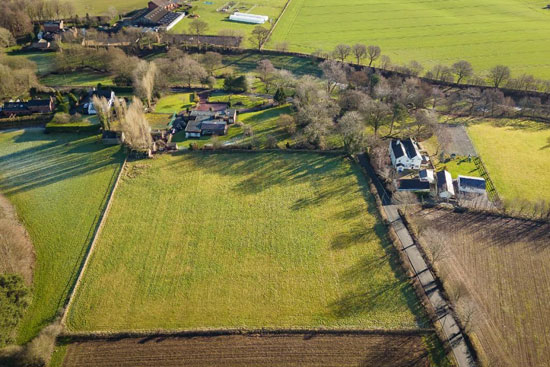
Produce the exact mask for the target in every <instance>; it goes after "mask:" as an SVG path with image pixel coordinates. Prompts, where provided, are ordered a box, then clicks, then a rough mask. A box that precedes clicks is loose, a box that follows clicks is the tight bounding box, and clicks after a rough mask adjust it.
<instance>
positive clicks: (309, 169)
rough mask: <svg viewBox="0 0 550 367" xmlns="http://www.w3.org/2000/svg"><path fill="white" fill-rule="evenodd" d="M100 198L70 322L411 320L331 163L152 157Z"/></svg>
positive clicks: (377, 234)
mask: <svg viewBox="0 0 550 367" xmlns="http://www.w3.org/2000/svg"><path fill="white" fill-rule="evenodd" d="M114 200H115V201H114V203H113V206H112V208H111V211H110V213H109V217H108V220H107V222H106V225H105V227H104V229H103V231H102V233H101V237H100V240H99V242H98V244H97V247H96V251H95V252H94V254H93V255H92V258H91V262H90V266H89V268H88V270H87V272H86V273H85V275H84V278H83V282H82V284H81V288H79V291H78V293H77V295H76V298H75V303H74V307H73V308H72V309H71V310H70V311H69V317H68V325H69V328H70V329H71V330H125V329H141V330H143V329H158V328H164V329H178V328H185V329H197V328H226V327H230V328H232V327H238V328H240V327H244V328H257V327H353V328H390V329H391V328H399V327H416V326H419V325H423V326H425V324H424V321H423V316H422V311H421V306H420V304H419V303H418V301H417V299H416V296H415V294H414V292H413V290H412V288H411V286H410V285H409V284H408V281H407V278H406V276H404V275H403V274H402V273H401V272H400V270H399V267H398V265H397V264H396V263H395V258H394V256H393V255H391V251H392V249H393V247H392V245H391V244H390V242H389V241H388V240H387V238H386V231H385V227H384V225H383V224H382V222H381V221H380V219H379V218H378V217H377V214H375V213H377V209H376V207H375V205H374V203H373V200H372V197H371V196H370V194H369V192H368V188H367V184H366V182H365V179H364V178H363V177H362V175H361V172H360V170H359V169H358V168H357V167H356V166H354V165H351V164H350V163H349V162H348V161H346V160H344V158H341V157H330V156H323V155H317V154H285V153H253V154H243V153H225V154H215V153H214V154H208V153H185V154H179V155H174V156H170V155H165V156H162V157H158V158H156V159H154V160H152V161H141V162H132V163H130V164H129V165H128V167H127V169H126V171H125V174H124V176H123V180H122V182H121V184H120V186H119V188H118V190H117V192H116V194H115V198H114Z"/></svg>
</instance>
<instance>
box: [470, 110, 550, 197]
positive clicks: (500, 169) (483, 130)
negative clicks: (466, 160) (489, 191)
mask: <svg viewBox="0 0 550 367" xmlns="http://www.w3.org/2000/svg"><path fill="white" fill-rule="evenodd" d="M468 133H469V135H470V138H471V139H472V141H473V143H474V145H475V148H476V150H477V152H478V153H479V155H480V156H481V159H482V160H483V162H484V163H485V166H486V168H487V170H488V171H489V175H490V176H491V179H492V180H493V182H494V184H495V186H496V189H497V191H498V193H499V194H500V195H501V196H502V197H503V198H504V199H508V200H514V199H527V200H530V201H537V200H539V199H544V200H550V192H549V191H548V188H549V187H550V174H549V173H548V162H550V129H549V128H548V125H546V124H541V123H536V122H518V121H515V122H514V121H510V122H509V124H508V126H501V127H498V126H496V125H494V124H492V123H490V122H485V123H480V124H475V125H470V126H469V127H468Z"/></svg>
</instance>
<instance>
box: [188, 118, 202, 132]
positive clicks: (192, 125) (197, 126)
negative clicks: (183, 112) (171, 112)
mask: <svg viewBox="0 0 550 367" xmlns="http://www.w3.org/2000/svg"><path fill="white" fill-rule="evenodd" d="M201 124H202V122H200V121H189V122H188V123H187V126H186V127H185V132H186V133H200V132H201Z"/></svg>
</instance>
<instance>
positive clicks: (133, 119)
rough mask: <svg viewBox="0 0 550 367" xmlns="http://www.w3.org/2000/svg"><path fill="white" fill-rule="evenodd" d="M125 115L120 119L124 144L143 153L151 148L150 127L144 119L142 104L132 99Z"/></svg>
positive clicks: (135, 98) (138, 100)
mask: <svg viewBox="0 0 550 367" xmlns="http://www.w3.org/2000/svg"><path fill="white" fill-rule="evenodd" d="M121 109H122V110H125V115H124V117H123V118H121V119H120V124H121V127H122V131H123V132H124V138H125V144H127V145H128V146H129V147H130V148H131V149H133V150H136V151H145V150H148V149H151V147H152V146H153V139H152V138H151V127H150V126H149V123H148V122H147V118H146V117H145V112H144V108H143V103H141V100H140V99H139V98H137V97H134V98H133V99H132V104H131V105H130V106H128V107H126V108H124V107H122V108H121Z"/></svg>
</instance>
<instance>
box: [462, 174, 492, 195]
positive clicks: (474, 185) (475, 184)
mask: <svg viewBox="0 0 550 367" xmlns="http://www.w3.org/2000/svg"><path fill="white" fill-rule="evenodd" d="M486 189H487V184H486V182H485V179H483V178H481V177H470V176H458V191H459V192H461V193H469V194H485V191H486Z"/></svg>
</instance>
